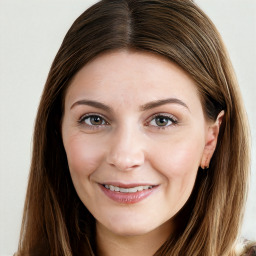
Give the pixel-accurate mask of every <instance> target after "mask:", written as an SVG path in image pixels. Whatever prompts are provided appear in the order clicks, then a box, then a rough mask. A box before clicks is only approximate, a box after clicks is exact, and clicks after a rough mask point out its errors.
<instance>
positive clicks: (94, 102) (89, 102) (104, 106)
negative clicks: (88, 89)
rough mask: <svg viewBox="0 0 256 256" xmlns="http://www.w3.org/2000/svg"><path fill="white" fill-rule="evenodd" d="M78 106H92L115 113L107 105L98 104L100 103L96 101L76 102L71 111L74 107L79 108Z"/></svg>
mask: <svg viewBox="0 0 256 256" xmlns="http://www.w3.org/2000/svg"><path fill="white" fill-rule="evenodd" d="M77 105H87V106H92V107H95V108H99V109H102V110H105V111H107V112H113V110H112V108H111V107H109V106H107V105H105V104H104V103H101V102H98V101H94V100H79V101H76V102H75V103H74V104H73V105H72V106H71V108H70V109H72V108H73V107H75V106H77Z"/></svg>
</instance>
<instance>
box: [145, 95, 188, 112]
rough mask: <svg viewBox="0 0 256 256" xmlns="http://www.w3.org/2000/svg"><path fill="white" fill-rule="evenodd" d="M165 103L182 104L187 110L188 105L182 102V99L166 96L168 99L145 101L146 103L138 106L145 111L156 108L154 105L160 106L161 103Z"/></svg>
mask: <svg viewBox="0 0 256 256" xmlns="http://www.w3.org/2000/svg"><path fill="white" fill-rule="evenodd" d="M165 104H178V105H181V106H183V107H185V108H187V109H188V110H189V107H188V106H187V104H186V103H184V102H183V101H182V100H179V99H177V98H168V99H162V100H157V101H152V102H149V103H146V104H144V105H142V106H141V107H140V110H141V111H145V110H149V109H152V108H156V107H159V106H162V105H165Z"/></svg>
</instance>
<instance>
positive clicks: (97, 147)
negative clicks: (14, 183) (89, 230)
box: [62, 50, 223, 256]
mask: <svg viewBox="0 0 256 256" xmlns="http://www.w3.org/2000/svg"><path fill="white" fill-rule="evenodd" d="M167 98H168V99H170V98H171V99H172V102H162V103H161V104H158V106H156V105H157V104H155V105H154V104H149V103H152V102H154V103H155V102H159V101H161V100H165V99H167ZM173 99H175V100H173ZM88 100H89V101H94V102H95V101H97V102H99V103H102V104H104V105H106V107H104V108H101V107H100V106H99V104H98V105H96V104H93V105H92V104H91V103H88ZM85 101H87V102H85ZM156 114H157V115H158V118H157V117H156V116H155V115H156ZM85 115H86V117H84V116H85ZM88 115H94V116H95V115H97V116H100V117H98V121H99V122H98V123H97V122H96V125H95V122H92V121H94V119H93V118H90V116H88ZM159 115H162V116H164V117H163V118H162V119H161V118H160V119H161V120H162V123H161V122H159ZM222 117H223V113H221V114H220V115H219V117H218V118H217V120H216V122H210V121H207V120H206V119H205V116H204V113H203V109H202V105H201V102H200V98H199V95H198V92H197V89H196V85H195V83H194V81H193V80H192V79H191V78H190V77H189V75H188V74H187V73H186V72H184V71H183V70H182V69H181V68H180V67H178V66H177V65H176V64H174V63H172V62H170V61H169V60H167V59H166V58H164V57H161V56H157V55H154V54H151V53H145V52H133V51H126V50H121V51H114V52H108V53H104V54H102V55H100V56H98V57H97V58H95V59H94V60H93V61H91V62H90V63H88V64H87V65H85V66H84V67H83V68H82V69H81V70H80V71H79V72H78V73H77V74H76V75H75V77H74V78H73V80H72V82H71V84H70V86H69V88H68V90H67V93H66V96H65V110H64V116H63V122H62V138H63V143H64V147H65V150H66V154H67V158H68V164H69V168H70V173H71V177H72V181H73V183H74V186H75V189H76V191H77V193H78V196H79V197H80V199H81V200H82V202H83V203H84V205H85V206H86V207H87V208H88V210H89V211H90V212H91V213H92V214H93V216H94V217H95V219H96V233H97V247H98V254H99V255H111V256H114V255H123V256H125V255H135V256H136V255H140V256H143V255H147V256H148V255H152V254H153V253H154V252H155V251H156V250H157V249H158V248H159V247H160V246H161V245H162V244H163V243H164V241H165V240H166V239H167V238H168V237H169V236H170V235H171V234H172V232H174V230H175V228H176V226H177V225H178V224H177V223H175V221H174V218H173V216H174V215H175V214H176V213H177V212H178V211H179V210H180V209H181V208H182V207H183V206H184V204H185V202H186V201H187V200H188V198H189V196H190V194H191V191H192V189H193V185H194V182H195V178H196V175H197V171H198V167H199V166H200V165H202V166H207V165H209V161H210V159H211V156H212V154H213V152H214V149H215V146H216V142H217V136H218V132H219V126H220V123H221V119H222ZM159 124H160V125H159ZM113 182H121V183H123V184H131V183H143V184H153V185H157V189H155V190H154V192H153V193H151V194H150V196H149V197H147V198H145V199H144V200H142V201H140V202H138V203H134V204H125V203H119V202H116V201H113V200H112V199H110V198H109V197H107V196H106V195H105V194H104V193H103V192H102V189H101V187H100V186H101V185H99V184H109V183H113Z"/></svg>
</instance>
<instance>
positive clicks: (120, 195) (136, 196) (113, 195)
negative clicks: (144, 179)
mask: <svg viewBox="0 0 256 256" xmlns="http://www.w3.org/2000/svg"><path fill="white" fill-rule="evenodd" d="M112 185H114V186H118V187H121V188H132V187H137V186H146V185H147V184H145V185H141V184H139V185H138V184H129V185H125V184H122V185H120V184H118V185H116V184H112ZM157 187H158V186H153V187H152V188H149V189H145V190H142V191H137V192H133V193H129V192H127V193H126V192H117V191H111V190H110V189H107V188H105V187H104V185H101V184H100V188H101V190H102V191H103V192H104V194H105V195H106V196H107V197H109V198H110V199H112V200H114V201H115V202H117V203H122V204H135V203H138V202H140V201H142V200H143V199H145V198H147V197H148V196H150V195H151V193H152V192H154V191H155V190H156V189H157Z"/></svg>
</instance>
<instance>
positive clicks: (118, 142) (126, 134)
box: [107, 128, 145, 171]
mask: <svg viewBox="0 0 256 256" xmlns="http://www.w3.org/2000/svg"><path fill="white" fill-rule="evenodd" d="M142 137H143V135H142V134H140V132H139V131H137V132H136V131H134V129H129V128H125V129H119V131H117V132H116V133H115V134H113V136H112V139H111V142H110V148H109V152H108V154H107V163H108V164H109V165H111V166H114V167H116V168H117V169H118V170H120V171H130V170H134V169H135V168H138V167H140V166H141V165H142V164H143V163H144V161H145V154H144V147H143V141H142Z"/></svg>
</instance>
